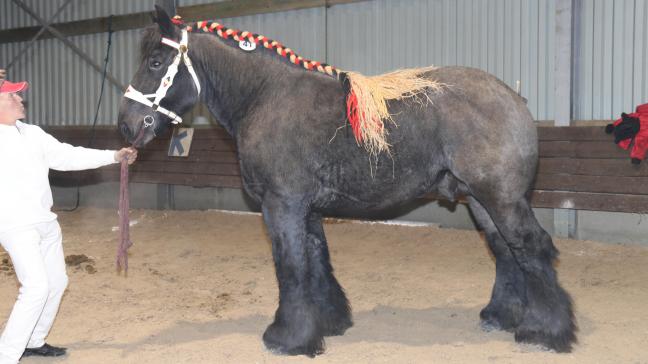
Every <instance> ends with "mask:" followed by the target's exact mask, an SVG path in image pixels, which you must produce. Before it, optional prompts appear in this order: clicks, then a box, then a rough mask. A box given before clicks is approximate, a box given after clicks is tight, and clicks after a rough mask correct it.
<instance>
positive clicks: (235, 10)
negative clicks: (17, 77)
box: [0, 0, 370, 44]
mask: <svg viewBox="0 0 648 364" xmlns="http://www.w3.org/2000/svg"><path fill="white" fill-rule="evenodd" d="M362 1H370V0H232V1H223V2H218V3H212V4H204V5H192V6H184V7H179V8H178V14H179V15H181V16H182V17H183V18H184V20H185V21H187V22H189V21H196V20H209V19H216V18H218V19H222V18H233V17H238V16H244V15H255V14H267V13H276V12H280V11H289V10H301V9H310V8H317V7H324V6H326V7H328V6H333V5H342V4H351V3H357V2H362ZM151 11H152V9H151ZM150 24H151V12H143V13H134V14H127V15H118V16H114V17H113V25H112V28H113V30H114V31H121V30H129V29H139V28H144V27H146V26H147V25H150ZM52 28H54V29H56V30H57V31H59V32H60V33H61V34H63V35H64V36H68V37H69V36H75V35H86V34H95V33H105V32H107V31H108V17H103V18H94V19H87V20H78V21H73V22H67V23H57V24H53V25H52ZM40 29H41V27H39V26H35V27H26V28H15V29H6V30H1V31H0V44H4V43H15V42H26V41H29V40H30V39H31V38H33V37H34V36H35V35H36V34H37V33H38V31H39V30H40ZM48 38H54V35H53V34H52V33H51V32H49V31H48V32H45V33H44V34H43V35H42V36H41V37H40V38H39V39H48Z"/></svg>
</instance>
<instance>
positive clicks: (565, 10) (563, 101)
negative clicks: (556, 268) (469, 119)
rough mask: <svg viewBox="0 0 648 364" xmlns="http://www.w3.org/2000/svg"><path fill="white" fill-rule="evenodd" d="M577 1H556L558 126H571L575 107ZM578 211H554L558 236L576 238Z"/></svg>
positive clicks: (556, 113)
mask: <svg viewBox="0 0 648 364" xmlns="http://www.w3.org/2000/svg"><path fill="white" fill-rule="evenodd" d="M573 1H574V0H556V29H555V72H554V76H555V89H554V100H555V102H554V105H555V115H554V125H555V126H569V124H570V123H571V105H572V95H571V88H572V26H573V16H572V6H573ZM577 218H578V215H577V211H576V210H573V209H554V235H556V236H558V237H565V238H566V237H575V234H576V222H577Z"/></svg>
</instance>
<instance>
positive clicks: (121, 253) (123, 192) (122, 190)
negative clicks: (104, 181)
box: [117, 158, 133, 272]
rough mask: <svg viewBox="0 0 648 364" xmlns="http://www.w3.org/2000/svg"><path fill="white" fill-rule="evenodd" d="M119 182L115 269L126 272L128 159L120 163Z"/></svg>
mask: <svg viewBox="0 0 648 364" xmlns="http://www.w3.org/2000/svg"><path fill="white" fill-rule="evenodd" d="M119 177H120V181H119V239H120V240H119V246H118V248H117V269H121V268H124V271H125V272H127V271H128V248H130V247H131V245H133V242H132V241H131V240H130V216H129V207H130V206H129V205H130V201H129V200H130V198H129V196H128V159H127V158H124V159H122V161H121V172H120V175H119Z"/></svg>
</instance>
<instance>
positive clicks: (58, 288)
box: [0, 70, 137, 364]
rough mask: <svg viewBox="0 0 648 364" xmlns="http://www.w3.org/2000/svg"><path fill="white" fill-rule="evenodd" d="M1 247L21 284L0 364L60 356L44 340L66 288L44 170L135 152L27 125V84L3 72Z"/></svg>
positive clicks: (92, 164)
mask: <svg viewBox="0 0 648 364" xmlns="http://www.w3.org/2000/svg"><path fill="white" fill-rule="evenodd" d="M0 83H1V85H0V245H2V247H3V248H4V249H5V250H6V251H7V253H9V256H10V257H11V261H12V263H13V266H14V270H15V272H16V277H17V278H18V281H19V282H20V289H19V293H18V299H17V300H16V303H15V305H14V307H13V310H12V311H11V315H10V316H9V319H8V321H7V323H6V325H5V328H4V332H3V333H2V336H0V364H15V363H17V362H18V361H19V360H20V358H21V357H22V356H32V355H38V356H61V355H65V354H66V349H65V348H59V347H55V346H51V345H48V344H46V343H45V338H46V337H47V335H48V333H49V331H50V328H51V327H52V324H53V323H54V318H55V317H56V313H57V312H58V308H59V303H60V302H61V297H62V296H63V292H64V291H65V288H66V286H67V283H68V277H67V274H66V272H65V258H64V255H63V246H62V244H61V242H62V236H61V228H60V226H59V224H58V221H57V220H56V214H54V213H53V212H52V211H51V207H52V191H51V189H50V186H49V179H48V173H49V169H50V168H51V169H56V170H60V171H72V170H83V169H91V168H98V167H101V166H104V165H108V164H112V163H117V161H121V160H123V159H124V158H126V159H127V160H128V162H129V163H133V162H134V161H135V159H136V158H137V151H136V150H135V149H132V148H123V149H121V150H119V151H114V150H97V149H88V148H82V147H73V146H71V145H69V144H65V143H61V142H59V141H58V140H56V139H55V138H54V137H52V136H51V135H49V134H47V133H45V132H44V131H43V130H42V129H41V128H39V127H38V126H35V125H29V124H25V123H23V122H21V121H20V119H22V118H24V117H25V108H24V106H23V103H22V97H21V95H20V93H21V92H22V91H24V90H26V89H27V87H28V85H27V83H26V82H17V83H13V82H9V81H5V80H4V71H3V70H0Z"/></svg>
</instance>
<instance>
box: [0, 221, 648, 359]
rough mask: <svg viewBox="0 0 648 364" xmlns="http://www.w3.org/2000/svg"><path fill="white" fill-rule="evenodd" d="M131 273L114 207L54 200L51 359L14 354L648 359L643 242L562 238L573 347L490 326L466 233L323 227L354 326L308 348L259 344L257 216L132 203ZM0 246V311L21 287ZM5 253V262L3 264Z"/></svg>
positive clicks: (263, 279)
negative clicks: (59, 238) (289, 352)
mask: <svg viewBox="0 0 648 364" xmlns="http://www.w3.org/2000/svg"><path fill="white" fill-rule="evenodd" d="M132 219H133V221H134V222H136V223H137V224H136V225H134V226H133V227H132V230H131V233H132V237H133V242H134V244H135V245H134V246H133V247H132V248H131V250H130V271H129V273H128V276H127V277H124V276H122V275H118V274H117V273H116V271H115V265H114V258H115V250H116V241H117V233H116V232H114V231H112V230H111V229H112V228H113V227H114V226H115V225H116V223H117V217H116V213H115V212H114V211H109V210H100V209H83V210H80V211H77V212H73V213H61V214H60V222H61V225H62V227H63V234H64V246H65V252H66V255H67V256H70V255H86V256H87V257H88V258H89V259H90V260H89V261H85V262H84V259H83V257H81V258H80V257H76V258H75V259H72V258H74V257H72V258H71V259H69V260H70V262H69V266H68V273H69V275H70V285H69V288H68V291H67V293H66V295H65V296H64V298H63V304H62V307H61V311H60V314H59V316H58V319H57V321H56V323H55V325H54V329H53V331H52V333H51V335H50V337H49V339H48V342H50V343H52V344H57V345H64V346H67V347H68V348H69V351H70V354H69V355H68V356H67V357H65V358H61V359H56V360H43V359H38V358H36V359H33V358H27V359H25V360H23V361H21V363H24V364H35V363H46V362H47V363H50V362H51V363H84V364H85V363H93V364H94V363H101V364H109V363H156V364H157V363H174V364H175V363H471V364H472V363H525V364H534V363H578V364H582V363H588V364H591V363H614V364H617V363H631V364H638V363H648V247H645V246H632V245H613V244H603V243H598V242H593V241H575V240H558V241H556V245H557V246H558V248H559V249H560V250H561V252H562V254H561V261H560V264H559V266H558V271H559V274H560V280H561V282H562V284H563V286H564V287H565V288H566V289H567V290H568V291H569V292H570V293H571V295H572V297H573V298H574V301H575V307H576V316H577V319H578V324H579V326H580V332H579V335H578V337H579V340H580V343H579V344H578V345H577V346H576V347H575V350H574V352H573V353H571V354H556V353H552V352H547V351H543V350H541V349H539V348H538V347H535V346H528V345H519V344H516V343H515V342H514V340H513V336H512V334H509V333H506V332H490V333H486V332H483V331H481V330H480V328H479V326H478V315H479V310H480V309H481V308H482V307H483V306H484V305H485V304H486V303H487V302H488V299H489V296H490V290H491V285H492V283H493V279H494V263H493V260H492V259H491V257H490V255H489V254H488V252H487V248H486V246H485V243H484V241H483V240H482V238H481V237H480V235H479V234H477V233H475V232H471V231H462V230H451V229H437V228H434V227H404V226H388V225H377V224H372V225H370V224H359V223H352V222H341V223H340V222H337V223H332V222H329V223H327V224H326V225H325V229H326V232H327V235H328V239H329V244H330V247H331V254H332V260H333V264H334V266H335V268H336V272H337V277H338V279H339V281H340V283H341V284H342V285H343V286H344V287H345V289H346V291H347V294H348V297H349V299H350V301H351V304H352V305H353V312H354V321H355V326H354V327H352V328H351V329H350V330H348V331H347V333H346V334H345V335H344V336H342V337H333V338H327V340H326V342H327V351H326V353H325V354H324V355H322V356H319V357H317V359H314V360H312V359H308V358H305V357H285V356H276V355H273V354H271V353H269V352H267V351H266V350H265V349H264V347H263V343H262V341H261V334H262V333H263V330H264V329H265V327H266V326H267V325H268V324H269V323H270V322H271V320H272V316H273V314H274V310H275V308H276V302H277V288H276V282H275V277H274V270H273V265H272V260H271V255H270V244H269V242H268V239H267V238H266V235H265V231H264V228H263V225H262V222H261V218H260V217H259V216H255V215H232V214H226V213H222V212H215V211H211V212H198V211H191V212H176V211H169V212H164V211H150V210H137V211H133V213H132ZM6 258H7V256H6V253H5V252H4V251H2V250H0V291H1V292H2V295H1V296H0V324H1V323H2V322H4V321H6V318H7V316H8V314H9V311H10V309H11V306H12V305H13V303H14V299H15V297H16V294H17V285H16V280H15V276H14V275H13V274H12V272H11V270H10V267H9V265H8V264H7V262H6ZM3 260H4V263H3Z"/></svg>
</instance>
